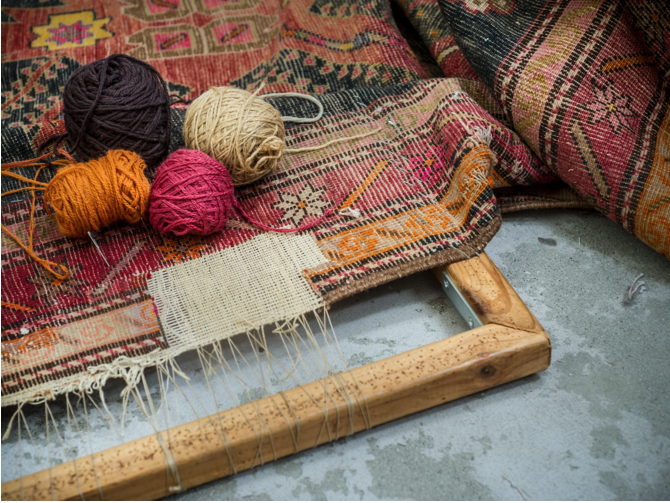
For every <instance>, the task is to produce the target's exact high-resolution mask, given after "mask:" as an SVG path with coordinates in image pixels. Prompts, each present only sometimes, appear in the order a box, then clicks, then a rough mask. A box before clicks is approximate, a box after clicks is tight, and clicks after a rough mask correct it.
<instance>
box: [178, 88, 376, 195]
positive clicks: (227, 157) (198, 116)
mask: <svg viewBox="0 0 670 503" xmlns="http://www.w3.org/2000/svg"><path fill="white" fill-rule="evenodd" d="M262 87H263V86H261V87H259V88H258V89H257V90H256V92H254V93H253V94H251V93H249V92H247V91H244V90H242V89H237V88H234V87H212V88H211V89H209V90H208V91H206V92H204V93H203V94H201V95H200V96H199V97H198V98H196V99H195V100H194V101H193V103H192V104H191V106H190V107H189V108H188V110H187V111H186V118H185V120H184V142H185V143H186V147H187V148H189V149H196V150H201V151H203V152H205V153H206V154H207V155H209V156H211V157H213V158H214V159H216V160H217V161H219V162H220V163H221V164H223V165H224V166H226V168H228V171H229V172H230V174H231V177H232V180H233V185H235V186H238V185H244V184H247V183H251V182H254V181H256V180H258V179H259V178H262V177H264V176H265V175H268V174H270V173H272V172H273V171H274V170H275V168H276V167H277V163H278V162H279V160H280V159H281V157H282V155H283V154H284V153H287V154H298V153H305V152H313V151H315V150H320V149H323V148H325V147H327V146H330V145H332V144H334V143H339V142H343V141H347V140H354V139H358V138H365V137H366V136H371V135H373V134H375V133H378V132H379V131H381V129H382V128H378V129H376V130H374V131H369V132H366V133H363V134H360V135H355V136H349V137H346V138H338V139H336V140H332V141H329V142H328V143H325V144H323V145H318V146H316V147H306V148H296V149H286V148H285V145H284V121H286V122H289V121H292V122H303V123H304V122H314V121H316V120H318V119H319V118H320V117H321V115H322V113H323V106H322V105H321V103H320V102H319V101H318V100H316V98H314V97H312V96H308V95H298V94H296V93H285V94H282V93H274V94H269V95H266V97H279V96H300V97H303V98H305V99H309V100H310V101H314V102H315V103H316V104H317V105H318V106H319V114H318V116H317V117H315V118H312V119H299V118H296V117H283V118H282V117H281V116H280V115H279V112H278V111H277V110H276V109H275V108H274V107H272V106H271V105H270V104H268V103H266V102H265V101H263V99H262V98H263V96H257V94H258V92H259V91H260V90H261V89H262ZM282 119H283V120H282Z"/></svg>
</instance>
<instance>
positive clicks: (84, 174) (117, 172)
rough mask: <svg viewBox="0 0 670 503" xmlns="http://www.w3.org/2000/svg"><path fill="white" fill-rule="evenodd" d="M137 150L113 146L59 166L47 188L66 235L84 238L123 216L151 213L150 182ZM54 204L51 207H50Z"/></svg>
mask: <svg viewBox="0 0 670 503" xmlns="http://www.w3.org/2000/svg"><path fill="white" fill-rule="evenodd" d="M145 169H146V164H145V163H144V161H143V160H142V158H141V157H140V156H139V155H138V154H136V153H135V152H129V151H127V150H110V151H109V152H107V154H106V155H105V156H103V157H101V158H100V159H97V160H94V161H88V162H86V163H78V164H72V165H68V166H65V167H63V168H61V169H59V170H58V172H57V173H56V176H54V177H53V179H52V180H51V181H50V182H49V184H48V185H47V186H46V190H45V191H44V202H45V207H46V210H47V213H48V214H49V215H50V216H54V217H55V218H56V222H57V223H58V228H59V230H60V231H61V233H62V234H63V235H64V236H68V237H73V238H83V237H86V236H87V235H88V233H89V232H99V231H101V230H102V229H104V228H105V227H109V226H110V225H111V224H113V223H115V222H118V221H120V220H125V221H126V222H128V223H131V224H133V223H137V222H139V221H140V219H141V218H142V216H144V217H146V216H147V210H148V207H149V193H150V185H149V181H148V180H147V178H146V176H145V175H144V170H145ZM50 207H51V208H50Z"/></svg>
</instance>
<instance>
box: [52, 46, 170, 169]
mask: <svg viewBox="0 0 670 503" xmlns="http://www.w3.org/2000/svg"><path fill="white" fill-rule="evenodd" d="M63 115H64V122H65V128H66V130H67V134H68V138H69V142H70V145H71V147H72V148H73V151H74V152H76V153H77V155H79V157H80V158H81V159H83V160H89V159H95V158H98V157H100V156H101V155H103V154H104V153H105V152H106V151H108V150H112V149H123V150H130V151H132V152H136V153H138V154H139V155H140V156H142V158H143V159H144V161H145V162H146V163H147V165H148V166H149V167H155V166H157V165H158V164H160V162H161V161H162V160H163V159H165V157H167V155H168V151H169V150H168V149H169V147H170V96H169V93H168V90H167V86H166V85H165V81H164V80H163V78H162V77H161V75H160V73H158V71H157V70H156V69H155V68H154V67H153V66H151V65H149V64H148V63H145V62H143V61H140V60H138V59H135V58H132V57H130V56H126V55H125V54H112V55H111V56H109V57H107V58H104V59H100V60H98V61H94V62H92V63H89V64H87V65H85V66H82V67H81V68H79V69H77V70H76V71H75V72H74V73H73V74H72V76H71V77H70V78H69V79H68V81H67V82H66V83H65V88H64V90H63Z"/></svg>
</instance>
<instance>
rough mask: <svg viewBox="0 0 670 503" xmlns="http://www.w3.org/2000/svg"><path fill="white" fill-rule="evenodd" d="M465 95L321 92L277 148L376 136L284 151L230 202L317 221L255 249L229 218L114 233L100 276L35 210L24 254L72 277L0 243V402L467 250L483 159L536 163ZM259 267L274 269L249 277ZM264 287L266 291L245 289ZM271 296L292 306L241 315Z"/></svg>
mask: <svg viewBox="0 0 670 503" xmlns="http://www.w3.org/2000/svg"><path fill="white" fill-rule="evenodd" d="M472 94H476V87H474V88H471V87H470V84H469V83H468V82H467V81H458V80H455V79H452V80H446V79H437V80H426V81H419V82H415V83H408V84H404V85H398V86H392V87H389V88H386V89H383V90H381V89H364V90H353V91H346V92H343V93H336V94H332V95H328V96H325V97H323V98H322V101H323V104H324V107H325V116H324V118H323V119H321V120H320V121H318V122H317V123H315V124H311V125H305V126H296V127H292V128H289V129H288V130H287V146H288V147H289V148H297V147H306V146H313V145H316V144H319V143H323V142H327V141H329V140H331V139H336V138H341V137H344V136H353V135H355V134H360V133H361V132H365V131H369V130H376V129H377V128H379V127H382V126H383V129H382V131H380V132H379V133H377V134H375V135H373V136H370V137H367V138H362V139H359V140H352V141H350V142H345V143H340V144H335V145H333V146H331V147H328V148H326V149H323V150H321V151H317V152H312V153H310V154H309V155H290V156H285V157H284V158H283V159H282V161H281V163H280V165H279V168H278V170H277V171H276V172H275V173H274V174H272V175H271V176H268V177H266V178H264V179H262V180H260V181H259V182H256V183H254V184H252V185H249V186H246V187H245V188H243V189H242V190H239V191H238V193H237V197H238V200H239V201H240V202H241V204H242V206H243V207H244V209H245V211H246V212H248V213H249V214H250V215H251V216H252V217H253V218H254V219H256V220H258V221H262V222H264V223H265V224H267V225H271V226H275V227H282V226H287V227H289V228H296V227H298V226H300V225H303V224H305V223H308V222H310V221H314V220H315V219H316V218H318V217H320V216H322V215H324V214H325V213H326V212H327V211H328V210H331V211H333V213H332V214H331V215H330V216H327V217H326V218H325V219H324V220H323V221H322V222H321V223H319V224H318V225H317V226H316V227H314V228H312V229H311V230H310V231H309V232H308V233H307V234H305V235H304V236H292V235H276V236H275V235H274V234H272V233H271V235H272V236H274V237H273V238H272V239H271V240H269V239H268V233H266V232H264V231H259V230H257V229H255V228H254V227H252V226H250V225H249V224H247V223H245V222H244V221H243V220H242V219H240V218H237V217H233V218H232V219H231V220H230V221H229V223H228V225H227V228H225V229H224V230H223V231H222V232H220V233H218V234H214V235H212V236H208V237H206V238H196V237H186V238H181V239H177V238H171V237H168V236H164V237H161V236H160V235H158V234H157V233H156V232H155V231H153V230H152V229H149V228H148V226H145V225H136V226H127V225H123V226H121V225H120V226H118V227H116V228H111V229H109V230H107V231H105V232H104V233H101V234H99V235H98V236H97V237H96V241H97V243H98V244H99V246H100V248H101V252H102V254H103V255H104V257H105V258H106V260H107V261H108V262H109V264H110V267H107V265H106V264H105V263H104V262H103V260H102V258H101V255H100V254H99V253H98V250H97V249H96V248H95V247H94V246H93V244H92V243H91V242H90V241H89V240H83V239H69V238H65V237H63V236H62V235H61V234H60V233H59V231H58V229H57V227H56V225H55V223H54V221H53V220H51V219H50V218H49V217H48V216H47V215H46V214H45V211H44V209H43V208H41V206H40V205H38V206H39V209H38V211H37V214H36V229H37V231H36V243H38V244H37V246H36V247H35V249H36V251H37V252H38V253H39V254H41V255H43V256H48V257H49V259H50V260H52V261H55V262H58V263H63V264H65V265H67V267H68V268H69V270H70V272H71V273H72V278H70V279H68V280H65V281H59V280H55V279H54V278H53V276H51V275H50V274H49V273H47V272H45V271H44V270H43V269H42V268H41V267H40V266H39V265H37V264H35V263H34V262H33V261H32V260H30V259H29V257H27V256H26V255H25V253H24V252H23V250H21V249H20V248H18V246H17V245H16V243H15V242H14V241H13V240H11V239H10V238H8V237H6V236H4V235H3V243H2V246H3V254H2V267H3V274H2V292H3V300H2V306H3V318H2V337H3V344H2V358H3V365H2V401H3V405H7V404H11V403H17V402H21V401H25V400H27V399H31V398H35V397H38V396H40V395H47V396H48V395H49V393H58V392H64V391H67V390H76V389H86V390H88V389H91V387H92V386H93V387H96V386H98V385H99V384H100V383H101V382H104V380H105V379H107V378H108V377H110V376H111V375H115V374H114V372H118V370H119V365H125V364H126V363H127V365H134V366H142V365H151V364H152V363H155V362H158V361H161V359H164V358H168V357H170V356H174V355H175V354H178V353H179V352H182V351H184V350H186V349H189V348H191V347H194V345H196V346H197V345H199V344H205V343H207V342H212V341H214V340H216V339H217V338H221V337H225V336H230V335H234V334H235V333H239V331H240V330H241V329H243V328H245V327H246V328H247V329H249V328H253V327H258V326H261V325H262V324H264V323H268V322H272V321H280V320H283V319H289V318H290V317H291V316H295V315H296V314H301V313H304V312H308V311H312V310H313V309H314V308H315V307H317V306H324V305H328V304H330V303H332V302H335V301H337V300H338V299H341V298H343V297H346V296H348V295H352V294H354V293H357V292H360V291H362V290H365V289H367V288H370V287H372V286H375V285H378V284H381V283H384V282H387V281H390V280H392V279H395V278H397V277H400V276H403V275H406V274H410V273H412V272H415V271H419V270H424V269H428V268H430V267H433V266H436V265H439V264H444V263H449V262H453V261H455V260H460V259H461V258H467V257H470V256H473V255H475V254H476V253H477V250H481V249H482V248H483V247H484V245H485V244H486V243H487V242H488V240H489V239H490V238H491V237H492V236H493V235H494V234H495V232H496V231H497V229H498V227H499V225H500V215H499V212H498V208H497V206H496V202H495V198H494V196H493V192H492V186H493V183H494V181H493V176H492V169H493V167H494V165H495V166H503V167H505V168H504V169H508V167H507V164H509V163H520V164H521V165H522V166H523V169H524V171H525V172H528V173H533V172H535V170H536V169H537V162H536V159H535V158H534V156H533V154H532V153H531V152H530V151H529V150H528V149H527V148H526V147H525V146H524V145H523V143H521V142H520V141H519V139H518V137H516V135H515V134H514V133H512V132H510V131H509V130H507V129H506V128H505V127H504V126H502V125H501V124H500V123H499V122H498V121H496V120H495V119H494V118H493V117H491V116H490V115H489V114H488V113H487V112H485V111H484V109H483V108H482V107H481V106H480V105H479V104H478V103H477V102H476V101H474V100H473V99H472V97H471V95H472ZM273 104H275V105H276V106H277V107H278V108H279V109H280V112H281V113H282V114H283V115H297V114H299V111H300V110H301V109H303V110H304V102H303V101H302V100H299V99H289V100H279V99H274V100H273ZM174 113H175V114H176V115H179V114H181V115H183V112H182V111H175V112H174ZM175 122H178V121H177V119H175ZM505 149H506V150H505ZM510 149H511V150H510ZM541 176H542V175H541V173H539V174H538V177H541ZM29 213H30V205H29V203H28V202H27V201H24V202H20V203H16V204H14V205H12V206H10V207H5V210H4V212H3V222H4V224H5V225H6V226H7V227H8V228H9V230H10V231H11V232H13V233H15V234H16V235H17V236H19V237H20V238H23V239H26V238H27V236H26V229H27V227H28V222H27V220H28V218H29ZM298 238H300V239H298ZM242 246H245V247H247V248H246V249H245V250H246V251H245V252H244V253H243V255H244V256H246V257H247V261H246V263H247V267H246V268H242V267H241V266H236V267H231V264H233V263H237V264H241V263H243V262H244V261H240V260H239V259H237V258H235V257H236V256H237V254H238V253H241V252H240V247H242ZM291 257H293V258H291ZM268 262H273V263H274V262H276V263H278V264H279V265H278V266H276V267H274V268H272V267H270V269H264V267H266V263H268ZM268 267H269V266H268ZM247 270H248V271H247ZM244 271H247V272H244ZM213 273H214V274H213ZM258 274H261V275H263V277H264V278H265V279H264V281H261V280H260V279H261V278H259V277H258ZM211 276H216V278H215V279H214V280H211V279H210V278H211ZM268 278H272V282H271V285H272V287H273V290H269V291H265V290H263V289H262V288H260V290H263V291H259V287H258V286H257V285H259V284H263V283H267V282H268ZM280 278H281V280H280ZM211 281H214V283H211ZM301 285H303V286H304V287H303V286H301ZM240 289H241V290H240ZM244 296H246V297H244ZM238 297H243V298H247V299H248V302H247V303H246V308H245V309H243V310H242V311H238V314H237V315H238V317H239V316H241V318H239V319H238V320H235V310H233V311H232V312H231V314H230V316H226V315H224V314H225V312H227V311H226V310H223V309H222V308H221V306H225V305H230V306H233V305H234V304H233V303H231V302H232V301H231V299H235V298H238ZM277 299H289V300H290V299H292V300H290V302H289V300H285V302H286V304H285V305H283V306H276V308H271V309H270V308H268V309H269V311H267V312H265V311H264V312H257V311H256V309H257V308H256V306H263V309H265V307H266V306H273V305H275V304H276V303H277V302H278V300H277ZM175 302H176V304H175ZM282 302H284V300H282ZM259 309H260V308H259ZM215 311H216V312H215ZM176 312H179V313H181V318H184V313H185V312H187V313H189V315H188V316H186V318H188V320H186V321H184V320H181V321H180V320H179V319H176V318H175V313H176ZM217 313H218V314H217ZM157 314H158V318H157ZM177 318H179V316H177ZM231 319H232V321H230V320H231ZM228 322H230V323H232V325H231V329H230V332H226V331H225V330H223V327H224V326H225V325H226V323H228ZM161 325H162V328H163V330H162V331H161ZM186 332H188V333H190V334H198V335H197V336H195V335H193V337H192V338H191V339H188V338H184V336H183V334H184V333H186ZM194 341H197V342H194ZM112 362H114V365H113V366H110V365H108V364H111V363H112ZM124 362H125V363H124Z"/></svg>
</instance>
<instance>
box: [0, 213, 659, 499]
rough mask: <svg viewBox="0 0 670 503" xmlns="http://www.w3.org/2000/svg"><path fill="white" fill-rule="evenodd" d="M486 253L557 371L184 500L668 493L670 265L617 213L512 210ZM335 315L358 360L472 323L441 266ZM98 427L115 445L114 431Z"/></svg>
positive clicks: (8, 473)
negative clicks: (445, 283)
mask: <svg viewBox="0 0 670 503" xmlns="http://www.w3.org/2000/svg"><path fill="white" fill-rule="evenodd" d="M539 238H543V242H541V241H540V240H539ZM547 240H549V241H547ZM551 240H554V241H555V244H554V242H553V241H551ZM547 243H549V244H547ZM487 252H488V254H489V256H490V257H491V258H492V259H493V261H494V262H495V263H496V264H497V265H498V267H499V268H500V270H501V271H502V272H503V274H504V275H505V276H506V277H507V279H508V280H509V282H510V283H511V284H512V286H513V287H514V288H515V289H516V291H517V292H518V293H519V295H520V296H521V298H522V299H523V300H524V301H525V302H526V304H527V305H528V307H529V308H530V309H531V311H532V312H533V313H534V314H535V316H536V317H537V318H538V320H539V321H540V323H542V325H543V326H544V327H545V329H546V331H547V332H548V333H549V335H550V337H551V339H552V345H553V348H554V349H553V357H552V363H551V366H550V368H549V369H548V370H547V371H545V372H543V373H541V374H538V375H534V376H530V377H528V378H525V379H522V380H519V381H516V382H513V383H510V384H507V385H504V386H500V387H498V388H495V389H492V390H489V391H486V392H483V393H478V394H476V395H473V396H470V397H466V398H463V399H460V400H458V401H455V402H452V403H449V404H445V405H443V406H439V407H436V408H433V409H431V410H428V411H424V412H422V413H419V414H415V415H413V416H411V417H408V418H405V419H402V420H398V421H395V422H393V423H390V424H387V425H384V426H381V427H377V428H375V429H373V430H370V431H368V432H364V433H360V434H357V435H355V436H354V437H352V438H347V439H343V440H340V441H337V442H334V443H332V444H329V445H325V446H322V447H319V448H316V449H312V450H310V451H306V452H303V453H300V454H297V455H294V456H291V457H289V458H286V459H283V460H279V461H276V462H272V463H269V464H267V465H265V466H262V467H259V468H257V469H254V470H251V471H247V472H243V473H241V474H239V475H237V476H235V477H230V478H227V479H222V480H219V481H216V482H213V483H210V484H207V485H204V486H201V487H198V488H195V489H192V490H190V491H187V492H185V493H182V494H178V495H175V496H173V497H172V498H171V499H176V500H194V499H195V500H227V499H250V500H255V499H265V500H270V499H272V500H293V499H310V500H311V499H337V500H350V499H354V500H358V499H435V500H443V499H517V500H519V499H534V500H553V499H665V500H667V499H670V365H669V364H668V357H670V262H669V261H668V260H666V259H665V258H663V257H662V256H661V255H659V254H658V253H656V252H655V251H653V250H652V249H651V248H649V247H648V246H647V245H645V244H643V243H642V242H640V241H638V240H637V239H635V238H634V237H633V236H631V235H629V234H627V233H626V232H625V231H623V230H622V229H620V228H619V227H617V226H616V225H615V224H613V223H612V222H610V221H609V220H607V219H605V218H604V217H601V216H598V215H593V214H578V213H572V212H563V211H552V212H547V211H542V212H523V213H519V214H514V215H509V216H506V217H505V221H504V223H503V226H502V228H501V230H500V232H499V233H498V235H497V236H496V237H495V238H494V239H493V240H492V241H491V243H490V244H489V246H488V247H487ZM640 273H644V278H643V279H644V280H645V281H646V289H645V291H643V292H642V293H640V294H638V295H637V296H636V297H635V299H634V301H633V302H632V303H629V304H627V303H625V302H624V301H623V299H624V293H625V289H626V286H627V285H628V284H630V283H631V282H632V281H633V279H634V278H635V277H636V276H637V275H638V274H640ZM331 318H332V320H333V323H334V325H335V330H336V333H337V335H338V338H339V340H340V342H341V345H342V349H343V352H344V354H345V358H346V360H347V363H348V364H349V365H352V366H356V365H360V364H363V363H367V362H369V361H373V360H378V359H380V358H384V357H386V356H389V355H391V354H397V353H400V352H402V351H406V350H407V349H410V348H413V347H417V346H420V345H423V344H427V343H429V342H432V341H434V340H437V339H440V338H443V337H445V336H448V335H452V334H456V333H459V332H461V331H464V330H466V328H467V327H466V326H465V323H464V322H463V321H462V320H461V319H460V318H459V316H458V314H457V313H456V311H455V309H454V308H453V306H451V304H450V303H449V301H448V300H447V299H446V297H445V296H444V294H443V293H442V291H441V289H440V286H439V284H438V283H437V281H435V278H434V277H433V276H432V275H431V274H430V273H423V274H417V275H414V276H412V277H409V278H404V279H401V280H399V281H396V282H394V283H392V284H389V285H384V286H381V287H379V288H376V289H374V290H372V291H369V292H366V293H364V294H361V295H358V296H355V297H353V298H350V299H347V300H345V301H343V302H341V303H340V304H338V305H336V306H335V307H334V308H333V309H332V311H331ZM33 415H34V417H33ZM39 417H43V412H42V413H41V415H40V414H38V413H37V412H35V413H34V414H32V413H31V417H30V418H29V420H30V421H32V422H35V423H39ZM6 420H7V414H6V413H5V411H3V425H4V424H6ZM129 421H130V426H131V427H130V428H129V429H130V430H133V429H134V425H137V428H136V430H137V431H136V433H137V435H141V434H143V433H142V430H141V428H140V427H139V425H140V423H141V420H140V418H133V417H131V418H130V419H129ZM92 430H93V432H94V436H95V440H94V448H95V450H98V449H99V448H104V447H105V439H104V438H103V437H104V436H105V435H111V434H110V433H103V428H102V425H100V424H97V423H95V422H92ZM37 437H38V438H36V442H37V443H38V445H40V446H43V445H45V444H46V440H45V439H44V438H43V437H40V436H39V435H37ZM16 447H17V442H16V438H12V439H10V440H9V441H8V442H3V453H4V454H5V456H3V461H5V464H4V465H3V470H2V480H3V481H5V480H9V479H11V478H14V477H15V476H18V473H17V472H16V470H17V468H16V463H13V464H11V465H10V466H9V467H8V468H6V467H7V460H9V459H12V456H14V455H16ZM25 452H26V450H25V449H24V454H25ZM23 469H24V470H26V471H29V468H28V469H27V468H26V467H25V466H24V467H23ZM24 473H25V471H24Z"/></svg>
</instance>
